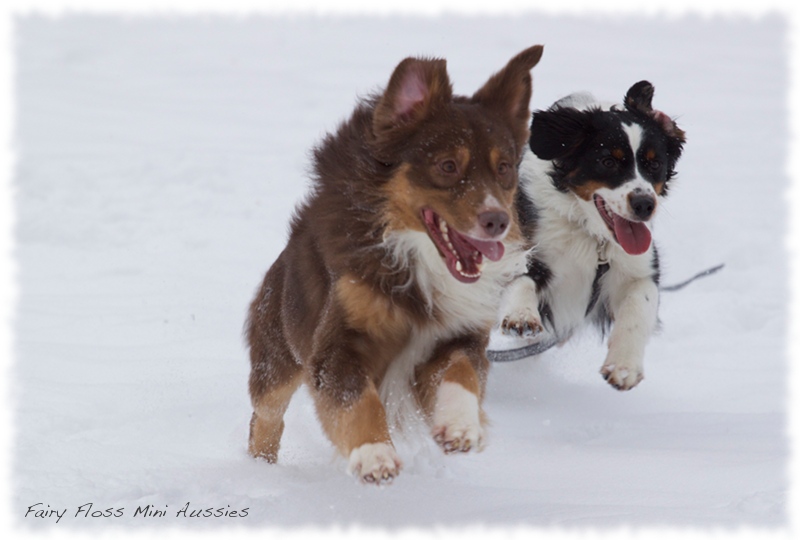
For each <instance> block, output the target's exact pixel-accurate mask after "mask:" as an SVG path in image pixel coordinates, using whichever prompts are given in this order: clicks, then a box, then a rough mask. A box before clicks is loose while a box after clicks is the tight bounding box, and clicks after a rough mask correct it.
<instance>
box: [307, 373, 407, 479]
mask: <svg viewBox="0 0 800 540" xmlns="http://www.w3.org/2000/svg"><path fill="white" fill-rule="evenodd" d="M312 394H313V395H314V399H315V402H316V406H317V414H318V415H319V418H320V421H321V422H322V427H323V429H324V430H325V433H326V434H327V435H328V438H330V440H331V442H333V444H334V445H335V446H336V448H337V449H338V450H339V451H340V452H341V453H342V455H344V456H345V457H346V458H348V460H349V463H348V467H347V470H348V472H349V473H350V474H352V475H355V476H358V477H359V478H360V479H361V480H362V481H364V482H369V483H388V482H391V481H392V480H393V479H394V477H395V476H397V474H398V473H399V472H400V469H401V467H402V462H401V461H400V458H399V457H398V456H397V453H396V452H395V450H394V446H393V445H392V439H391V436H390V435H389V427H388V425H387V422H386V412H385V410H384V408H383V404H382V403H381V399H380V396H379V395H378V391H377V389H376V388H375V385H374V384H373V383H372V382H371V381H370V382H368V383H367V385H366V386H365V388H364V389H363V391H362V392H361V395H360V396H359V397H357V398H356V399H355V400H354V401H352V402H350V403H338V402H334V400H332V399H331V398H330V397H329V396H327V395H325V394H324V393H322V392H312Z"/></svg>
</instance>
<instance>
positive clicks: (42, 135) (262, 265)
mask: <svg viewBox="0 0 800 540" xmlns="http://www.w3.org/2000/svg"><path fill="white" fill-rule="evenodd" d="M469 11H470V9H469V6H467V9H466V12H467V13H468V12H469ZM144 14H147V13H144ZM149 15H151V16H150V17H147V18H135V19H128V18H125V17H122V16H120V14H119V13H118V14H116V15H112V16H111V17H105V18H86V17H80V16H72V17H63V16H62V17H59V18H41V17H26V18H23V19H18V20H17V24H15V25H14V31H15V35H16V40H15V47H16V48H15V49H14V55H13V58H14V60H15V61H16V70H17V72H16V75H15V77H14V78H13V81H14V84H15V86H14V87H13V90H14V92H15V94H14V96H15V101H14V112H15V114H16V122H15V129H14V131H13V133H14V143H15V144H14V148H15V150H16V151H17V152H16V159H17V162H16V167H15V168H14V169H13V176H12V178H13V183H12V184H11V186H12V189H13V191H12V192H11V196H10V197H9V200H10V203H9V204H10V206H11V207H12V210H13V215H14V218H15V220H16V224H15V226H14V228H13V229H12V230H13V236H11V238H12V239H13V241H14V242H15V246H16V247H15V251H14V252H13V257H12V260H11V264H10V266H11V268H15V269H16V274H15V286H14V287H13V289H12V291H13V292H12V293H9V294H8V297H9V298H11V299H12V300H13V301H14V304H13V306H14V307H13V310H11V311H10V318H11V320H12V322H11V325H10V330H11V336H13V349H12V348H11V347H9V349H10V350H11V351H12V352H13V354H14V360H15V362H14V364H13V369H12V371H11V372H10V373H9V380H10V381H12V384H11V385H10V386H11V388H12V391H13V393H12V398H13V401H12V407H11V410H12V411H13V418H12V422H13V425H14V427H15V428H16V430H17V431H16V434H15V437H14V438H13V439H11V444H10V447H11V449H12V450H13V451H14V454H13V459H12V460H11V461H10V462H9V463H10V464H11V471H12V475H11V477H10V481H11V482H12V496H11V500H10V503H9V508H10V509H11V512H10V514H11V517H12V518H13V519H14V520H15V522H14V524H13V525H12V526H13V527H15V530H16V529H18V528H20V527H22V528H23V530H25V529H27V528H29V527H35V526H42V525H43V523H37V522H36V521H32V518H28V519H22V517H21V516H22V515H24V511H25V508H26V507H27V506H28V505H30V504H33V503H34V502H43V503H45V504H50V505H51V506H52V507H58V508H69V509H74V508H75V507H77V506H78V505H80V504H83V503H86V502H94V503H95V504H96V505H97V506H98V508H99V507H102V508H106V507H115V508H117V507H125V508H126V515H132V511H133V509H135V507H136V506H138V505H145V504H152V505H156V506H159V507H163V506H164V505H169V509H170V510H175V511H176V510H177V509H179V508H180V507H181V506H183V504H185V503H186V502H188V501H191V502H192V503H193V505H195V504H196V505H197V507H209V506H213V507H220V506H221V507H226V506H227V505H230V506H231V508H232V509H235V508H237V507H245V506H247V507H249V508H250V509H251V511H250V517H249V518H247V519H246V525H251V526H254V525H278V526H285V525H304V524H305V525H308V524H314V525H330V524H340V525H352V524H360V525H367V526H373V527H381V528H383V527H390V528H391V529H392V530H394V529H395V528H396V527H402V526H419V527H423V528H425V529H426V530H430V528H431V527H432V526H435V525H437V524H441V525H447V526H450V527H458V526H463V525H472V526H475V525H479V524H486V525H491V526H494V527H496V526H506V527H509V526H515V525H517V524H527V525H566V526H569V527H572V528H573V529H567V530H575V529H574V527H581V528H582V527H587V526H588V527H600V528H601V530H608V529H603V528H607V527H609V526H611V527H620V526H627V525H634V526H640V527H641V526H645V527H663V526H679V527H680V526H687V525H688V526H700V527H704V528H708V527H711V526H716V527H720V526H721V527H726V528H728V530H730V528H734V529H737V528H739V527H741V526H742V525H745V526H763V525H766V526H772V527H775V526H780V525H782V524H784V525H785V524H786V523H787V519H788V518H787V515H788V508H787V503H788V501H787V489H788V487H789V476H788V472H789V471H788V465H789V453H788V452H789V446H788V437H787V436H786V435H785V430H786V427H787V412H788V406H787V401H786V400H787V397H788V386H787V380H788V375H789V367H788V365H787V362H786V358H787V348H786V347H787V345H786V344H787V340H786V335H787V329H788V316H789V311H788V310H789V307H790V304H789V302H788V295H789V288H788V286H787V281H788V261H789V257H788V256H787V252H786V249H785V238H786V237H785V231H786V230H787V227H788V224H789V205H788V203H787V198H786V197H785V193H786V191H787V189H788V188H789V177H788V176H787V175H786V173H785V170H786V169H785V166H786V163H787V161H788V156H789V153H788V152H789V148H790V147H789V144H788V135H789V120H788V116H787V113H788V107H787V103H788V97H789V88H790V73H791V72H790V70H789V69H788V65H789V61H790V57H789V53H790V50H791V48H790V43H789V39H790V38H791V36H792V33H791V31H790V26H789V24H788V19H786V18H781V17H778V16H774V15H773V16H771V17H767V18H758V19H754V18H753V17H736V18H730V17H729V18H721V17H714V18H711V19H702V18H699V17H696V16H695V17H686V16H681V17H676V16H669V17H653V16H650V17H642V16H637V17H631V16H620V15H615V16H612V15H613V14H611V13H608V12H607V13H605V14H603V15H590V14H587V13H581V14H579V15H580V16H578V17H567V16H565V15H558V16H553V15H544V14H539V15H536V14H524V15H522V14H518V15H516V16H514V17H510V16H502V17H486V16H481V17H474V16H473V17H467V16H464V15H463V12H462V14H460V15H444V16H442V15H440V16H438V17H437V18H433V19H420V18H406V17H398V16H392V17H390V18H372V19H369V20H367V19H365V18H363V17H362V18H360V19H358V18H357V19H352V18H342V17H331V16H330V15H327V16H320V17H309V16H304V17H297V16H282V17H280V18H275V17H254V16H247V17H245V16H237V17H230V16H207V17H196V16H195V17H186V16H184V17H177V16H172V17H163V16H162V17H152V15H153V14H152V13H150V14H149ZM539 42H543V43H545V46H546V48H545V56H544V57H543V60H542V62H541V64H540V65H539V66H537V67H536V68H535V70H534V80H535V83H534V85H535V89H534V97H533V102H532V105H533V107H534V108H539V107H546V106H547V105H549V104H550V103H551V102H552V101H553V100H554V99H557V98H558V97H561V96H562V95H563V94H565V93H568V92H571V91H574V90H579V89H589V90H591V91H593V92H594V93H595V94H597V95H598V96H600V97H603V98H612V99H613V98H620V97H621V96H622V95H623V94H624V92H625V90H626V89H627V88H628V86H630V85H631V84H632V83H633V82H636V81H638V80H640V79H642V78H647V79H649V80H651V81H652V82H653V83H654V84H655V86H656V98H655V100H654V104H655V106H657V107H658V108H660V109H662V110H664V111H665V112H667V113H668V114H671V115H673V116H677V118H678V122H679V124H680V125H681V127H683V128H684V129H685V130H686V131H687V134H688V138H689V142H688V143H687V147H686V152H685V155H684V158H683V159H682V161H681V163H680V165H679V176H678V178H677V179H676V181H675V185H674V187H673V190H672V192H671V195H670V200H669V201H668V203H667V206H666V208H664V212H663V213H662V214H661V215H660V216H659V221H658V227H657V230H656V240H657V242H658V243H659V246H660V247H661V252H662V256H663V259H664V281H665V282H668V283H669V282H672V281H676V280H679V279H681V278H683V277H685V276H687V275H689V274H691V273H693V272H694V271H696V270H699V269H701V268H704V267H707V266H710V265H713V264H715V263H717V262H725V263H726V264H727V267H726V269H725V270H724V271H723V272H722V273H721V274H719V275H717V276H715V277H712V278H709V279H708V280H706V281H702V282H698V283H696V284H694V285H692V286H690V288H688V289H686V290H685V291H683V292H680V293H673V294H672V295H670V296H665V297H664V298H663V300H662V311H661V319H662V322H663V324H664V330H663V332H662V333H661V335H659V336H658V337H656V338H655V339H654V340H653V341H652V343H651V345H650V347H649V349H648V355H647V360H646V380H645V381H644V382H643V383H642V385H641V386H640V387H638V388H637V389H635V390H634V391H632V392H630V393H626V394H619V393H617V392H616V391H614V390H612V389H611V388H610V387H607V385H606V384H605V383H604V382H603V381H602V379H601V378H600V376H599V375H598V374H597V370H598V368H599V366H600V363H601V362H602V355H603V347H602V345H601V344H600V343H599V340H598V339H597V337H596V336H594V335H592V334H589V335H587V336H585V337H584V338H583V339H582V340H580V341H578V342H577V343H574V344H570V345H569V346H567V347H565V348H564V349H561V350H558V351H553V352H551V353H548V354H547V355H545V356H543V357H542V358H540V359H537V360H533V361H528V362H523V363H519V364H515V365H504V366H497V367H496V368H495V369H494V372H493V374H492V377H491V380H490V386H489V396H488V399H487V404H486V409H487V412H488V413H489V415H490V417H491V418H492V420H493V427H492V429H491V440H490V446H489V448H488V449H487V450H486V451H485V452H484V453H482V454H478V455H475V456H463V457H462V456H459V457H447V458H445V457H442V456H440V455H438V453H437V452H436V451H435V449H434V448H432V447H430V446H428V445H425V444H422V443H419V442H418V441H406V442H402V441H401V443H400V447H401V450H405V452H406V455H404V457H405V459H406V464H407V467H406V471H405V472H404V474H403V475H402V476H401V477H400V478H399V479H398V481H397V483H396V484H395V485H394V486H392V487H391V488H389V489H385V490H380V491H376V490H368V489H365V488H364V487H362V486H358V485H356V484H354V482H353V480H352V479H350V478H348V477H346V476H345V475H344V473H343V472H342V469H343V463H342V462H341V461H339V460H336V459H333V458H332V455H333V454H332V451H331V450H330V447H329V444H328V443H327V441H326V440H325V439H324V437H323V436H322V435H321V432H320V430H319V428H318V427H317V426H316V421H315V419H314V415H313V410H312V408H311V406H310V401H309V400H308V398H307V396H306V395H305V394H299V395H298V397H297V399H296V400H295V401H294V402H293V404H292V407H291V408H290V411H289V413H288V415H287V431H286V434H285V436H284V450H283V453H282V455H281V461H282V463H281V464H280V465H278V466H277V467H269V466H266V465H264V464H260V463H254V462H252V461H251V460H250V459H249V458H247V456H246V454H245V452H244V446H245V439H246V433H247V420H248V418H249V405H248V403H247V396H246V384H245V382H246V376H247V360H246V350H245V348H244V346H243V343H242V340H241V335H240V331H241V326H242V322H243V318H244V312H245V309H246V305H247V302H248V301H249V299H250V296H251V295H252V293H253V291H254V289H255V287H256V285H257V284H258V282H259V280H260V279H261V277H262V275H263V272H264V271H265V270H266V268H267V267H268V265H269V263H270V262H271V261H272V260H273V259H274V258H275V257H276V256H277V254H278V253H279V252H280V250H281V249H282V247H283V242H284V241H285V231H286V223H287V220H288V218H289V216H290V214H291V210H292V207H293V205H294V204H295V203H296V202H297V201H298V200H299V199H300V198H301V197H302V196H303V194H304V192H305V188H306V181H305V176H304V174H305V171H306V170H307V167H308V162H307V159H308V151H309V149H310V147H311V146H312V145H313V144H314V142H315V141H317V140H318V139H319V138H320V137H321V135H322V134H323V133H324V132H325V131H327V130H331V129H333V128H334V127H335V126H336V124H337V122H338V121H340V120H342V119H343V118H345V117H346V115H347V114H348V113H349V111H350V110H351V108H352V106H353V103H354V102H355V99H356V96H357V95H364V94H366V93H368V92H370V91H373V90H375V89H376V88H377V87H379V86H380V85H382V84H384V83H385V81H386V80H387V79H388V76H389V74H390V73H391V70H392V68H393V67H394V65H395V64H396V63H397V62H398V61H399V60H400V59H402V58H403V57H404V56H407V55H409V54H427V55H437V56H444V57H446V58H447V59H448V65H449V70H450V75H451V78H452V80H453V81H454V83H455V90H456V91H457V92H460V93H467V94H468V93H471V92H472V91H474V90H475V89H477V87H478V86H479V85H480V84H481V83H482V82H483V81H484V80H485V79H486V78H487V77H488V75H489V74H491V73H492V72H493V71H495V70H497V69H499V68H500V67H501V66H502V65H503V64H504V63H505V62H506V61H507V60H508V58H510V57H511V56H513V54H515V53H516V52H518V51H519V50H521V49H522V48H525V47H527V46H529V45H531V44H533V43H539ZM9 191H11V190H9ZM9 234H10V233H9ZM8 305H11V304H8ZM41 521H44V520H41ZM109 523H110V521H109V520H99V521H97V522H92V523H90V524H87V523H85V522H81V521H79V520H75V519H71V516H68V517H65V518H64V519H62V521H61V523H59V524H58V526H56V527H54V529H56V530H65V529H73V528H76V527H87V526H88V527H93V528H96V527H104V526H108V524H109ZM113 523H114V525H116V526H118V527H122V528H124V529H127V528H136V527H141V526H143V525H145V523H143V522H142V521H141V518H137V519H136V520H133V519H130V518H123V519H120V520H117V521H116V522H113ZM148 524H149V525H151V526H152V525H154V524H153V523H148ZM155 525H159V526H167V525H171V526H180V527H184V526H185V525H184V524H183V522H182V521H180V520H177V519H174V518H164V519H162V520H161V521H160V522H158V523H156V524H155ZM225 525H226V522H225V521H224V520H215V519H214V520H206V521H203V522H202V524H195V525H193V526H192V527H193V528H211V529H216V530H223V529H224V526H225ZM578 530H580V529H578ZM705 530H708V529H705Z"/></svg>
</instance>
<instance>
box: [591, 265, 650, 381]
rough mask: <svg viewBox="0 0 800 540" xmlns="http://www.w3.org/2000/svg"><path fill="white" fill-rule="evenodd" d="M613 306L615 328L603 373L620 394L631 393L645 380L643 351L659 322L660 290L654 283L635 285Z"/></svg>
mask: <svg viewBox="0 0 800 540" xmlns="http://www.w3.org/2000/svg"><path fill="white" fill-rule="evenodd" d="M611 303H612V305H611V306H610V307H611V311H612V313H613V314H614V328H613V329H612V331H611V335H610V337H609V339H608V356H606V361H605V362H604V363H603V367H602V368H601V369H600V373H601V374H602V375H603V377H604V378H605V380H606V381H608V383H609V384H610V385H611V386H613V387H614V388H616V389H617V390H630V389H631V388H633V387H634V386H636V385H637V384H639V382H640V381H641V380H642V379H643V378H644V369H643V366H642V361H643V360H644V348H645V345H647V341H648V340H649V339H650V335H651V334H652V333H653V331H654V330H655V328H656V323H657V320H658V287H657V286H656V284H655V283H654V282H653V280H651V279H639V280H636V281H632V282H631V283H629V284H628V285H626V286H623V287H621V289H620V291H619V293H618V294H617V295H616V296H615V297H614V298H611Z"/></svg>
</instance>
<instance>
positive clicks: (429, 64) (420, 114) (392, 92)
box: [372, 58, 453, 139]
mask: <svg viewBox="0 0 800 540" xmlns="http://www.w3.org/2000/svg"><path fill="white" fill-rule="evenodd" d="M452 97H453V89H452V86H451V84H450V78H449V77H448V76H447V64H446V62H445V61H444V60H439V59H431V60H427V59H419V58H406V59H405V60H403V61H402V62H400V64H398V66H397V67H396V68H395V70H394V73H392V77H391V78H390V79H389V85H388V86H387V87H386V90H385V91H384V93H383V96H381V98H380V100H379V101H378V105H377V106H376V107H375V114H374V116H373V119H372V127H373V131H374V133H375V135H376V136H377V137H378V138H379V139H382V138H384V137H385V136H390V134H391V133H393V132H395V131H397V130H398V129H401V130H402V129H403V128H406V127H409V126H413V125H416V124H417V123H418V122H419V121H420V120H422V119H424V118H425V117H426V116H428V115H429V114H430V112H431V111H432V110H433V109H435V108H436V106H437V105H439V104H443V103H448V102H449V101H450V100H451V99H452Z"/></svg>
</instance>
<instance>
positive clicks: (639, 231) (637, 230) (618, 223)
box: [614, 214, 651, 255]
mask: <svg viewBox="0 0 800 540" xmlns="http://www.w3.org/2000/svg"><path fill="white" fill-rule="evenodd" d="M614 234H615V235H616V237H617V242H619V245H620V246H622V249H624V250H625V252H626V253H628V254H630V255H641V254H642V253H644V252H645V251H647V250H648V248H649V247H650V241H651V236H650V229H648V228H647V225H645V224H644V223H640V222H637V221H628V220H627V219H625V218H623V217H620V216H618V215H616V214H614Z"/></svg>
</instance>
